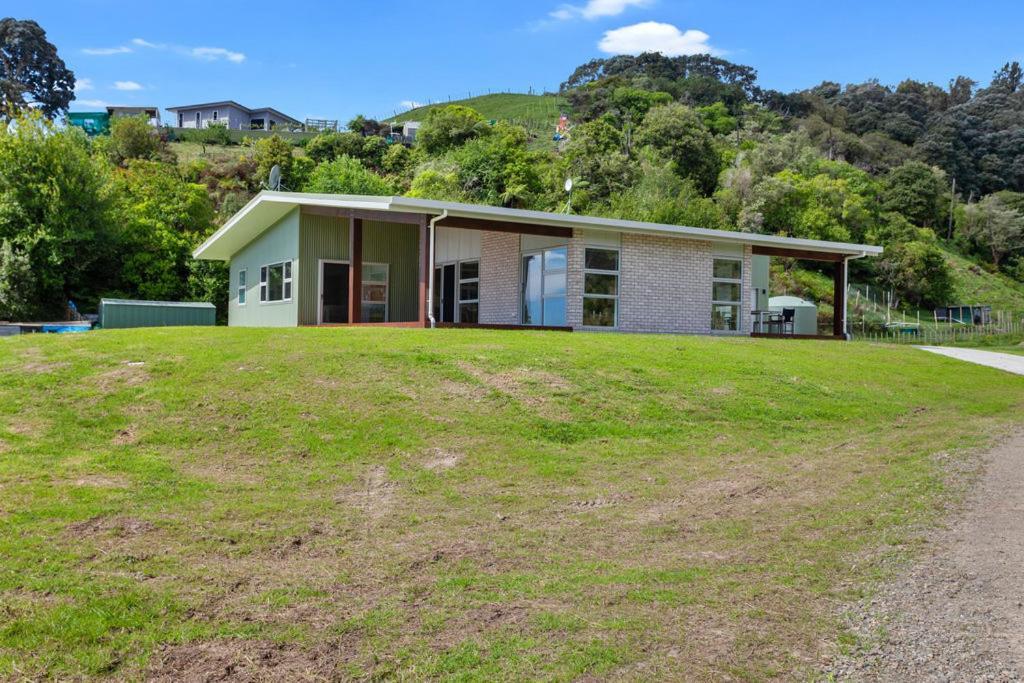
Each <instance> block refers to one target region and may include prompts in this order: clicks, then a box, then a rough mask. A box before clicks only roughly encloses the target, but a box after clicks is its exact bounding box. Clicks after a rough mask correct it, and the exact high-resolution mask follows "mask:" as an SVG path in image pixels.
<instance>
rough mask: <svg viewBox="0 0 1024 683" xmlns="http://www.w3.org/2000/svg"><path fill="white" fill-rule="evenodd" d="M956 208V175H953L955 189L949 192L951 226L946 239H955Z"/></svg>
mask: <svg viewBox="0 0 1024 683" xmlns="http://www.w3.org/2000/svg"><path fill="white" fill-rule="evenodd" d="M955 208H956V176H953V189H952V190H950V192H949V228H947V230H946V239H947V240H951V239H953V209H955Z"/></svg>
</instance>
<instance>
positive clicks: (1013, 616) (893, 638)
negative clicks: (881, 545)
mask: <svg viewBox="0 0 1024 683" xmlns="http://www.w3.org/2000/svg"><path fill="white" fill-rule="evenodd" d="M1021 360H1024V358H1022V359H1021ZM927 547H928V548H929V550H928V554H927V555H926V556H925V557H924V558H922V559H921V560H919V561H918V562H917V563H916V564H914V565H913V566H912V567H911V568H910V569H909V570H908V571H907V572H905V573H903V574H902V575H901V576H899V577H898V578H897V579H896V580H895V581H894V582H893V583H891V584H889V585H888V586H886V587H885V588H884V589H883V590H882V591H881V592H880V593H879V594H878V595H876V596H875V597H874V598H873V599H871V600H870V601H869V602H866V603H864V604H862V605H860V606H859V609H858V610H857V611H856V613H855V614H854V615H853V616H852V617H851V623H850V628H851V630H853V631H854V632H855V633H857V634H858V635H859V636H861V637H862V638H865V639H866V640H867V641H868V642H871V641H872V640H874V642H876V645H874V646H873V647H872V648H871V649H870V650H869V651H867V652H860V653H857V654H855V655H853V656H850V657H843V658H841V659H840V660H838V661H837V662H835V663H834V664H833V666H832V667H831V668H830V669H829V670H828V671H826V672H825V678H826V679H829V678H835V679H837V680H855V681H1021V680H1024V678H1022V676H1024V432H1020V433H1018V434H1017V435H1016V436H1014V437H1012V438H1010V439H1009V440H1007V441H1005V442H1004V443H1002V444H1001V445H999V446H997V447H995V448H993V449H992V450H990V451H989V452H988V453H987V454H986V455H985V458H984V470H983V472H982V474H981V476H980V478H979V479H978V481H977V483H976V484H975V486H974V487H973V489H972V491H971V493H970V494H969V495H968V498H967V500H966V504H965V506H964V509H963V510H962V512H960V513H959V514H957V515H956V517H954V518H953V520H952V521H951V523H950V526H949V527H948V528H945V529H941V530H937V531H936V532H934V533H932V534H931V535H930V537H929V539H928V544H927ZM880 633H882V634H884V637H883V638H882V640H881V641H879V640H878V639H879V634H880Z"/></svg>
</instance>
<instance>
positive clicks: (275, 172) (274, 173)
mask: <svg viewBox="0 0 1024 683" xmlns="http://www.w3.org/2000/svg"><path fill="white" fill-rule="evenodd" d="M267 188H268V189H270V190H280V189H281V167H280V166H278V165H277V164H274V166H273V168H271V169H270V178H269V180H268V182H267Z"/></svg>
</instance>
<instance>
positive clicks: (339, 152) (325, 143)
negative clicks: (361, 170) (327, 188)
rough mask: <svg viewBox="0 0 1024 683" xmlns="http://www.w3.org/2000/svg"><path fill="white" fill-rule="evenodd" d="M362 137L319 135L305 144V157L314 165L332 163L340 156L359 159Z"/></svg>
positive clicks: (336, 134)
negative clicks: (314, 163)
mask: <svg viewBox="0 0 1024 683" xmlns="http://www.w3.org/2000/svg"><path fill="white" fill-rule="evenodd" d="M362 149H363V136H362V134H361V133H354V132H348V131H346V132H340V133H338V132H326V133H320V134H319V135H317V136H316V137H314V138H313V139H312V140H310V141H309V142H308V143H307V144H306V155H307V156H309V158H310V159H312V160H313V161H315V162H316V163H318V164H319V163H322V162H324V161H334V160H335V159H337V158H338V157H340V156H348V157H352V158H353V159H359V158H360V157H361V155H362Z"/></svg>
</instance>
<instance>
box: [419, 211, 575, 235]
mask: <svg viewBox="0 0 1024 683" xmlns="http://www.w3.org/2000/svg"><path fill="white" fill-rule="evenodd" d="M437 225H438V226H439V227H442V228H466V229H468V230H486V231H488V232H513V233H517V234H520V235H542V236H544V237H565V238H569V237H572V228H557V227H554V226H550V225H536V224H534V223H514V222H511V221H502V220H497V219H495V220H490V219H482V218H463V217H461V216H448V217H447V218H445V219H444V220H443V221H440V222H439V223H438V224H437Z"/></svg>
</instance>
